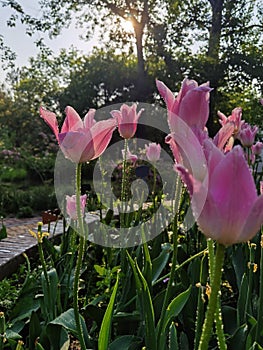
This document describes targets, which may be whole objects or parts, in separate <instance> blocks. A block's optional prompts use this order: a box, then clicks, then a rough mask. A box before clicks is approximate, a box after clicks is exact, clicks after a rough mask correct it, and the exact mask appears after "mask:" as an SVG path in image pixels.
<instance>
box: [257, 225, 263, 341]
mask: <svg viewBox="0 0 263 350" xmlns="http://www.w3.org/2000/svg"><path fill="white" fill-rule="evenodd" d="M260 246H261V256H260V277H259V278H260V279H259V300H258V317H257V328H256V341H257V342H258V344H261V342H260V340H261V337H262V336H263V332H262V329H263V227H262V229H261V241H260Z"/></svg>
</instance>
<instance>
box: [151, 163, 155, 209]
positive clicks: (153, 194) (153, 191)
mask: <svg viewBox="0 0 263 350" xmlns="http://www.w3.org/2000/svg"><path fill="white" fill-rule="evenodd" d="M155 191H156V168H155V164H153V190H152V196H153V207H154V208H155V207H156V200H155V199H156V194H155Z"/></svg>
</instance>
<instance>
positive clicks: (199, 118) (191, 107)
mask: <svg viewBox="0 0 263 350" xmlns="http://www.w3.org/2000/svg"><path fill="white" fill-rule="evenodd" d="M210 91H211V88H210V87H209V86H199V87H196V88H194V89H192V90H189V91H188V92H187V93H186V95H185V96H184V98H183V99H182V101H181V103H180V108H179V111H178V113H177V114H178V115H179V116H180V118H182V119H183V120H184V121H185V122H186V123H187V124H188V125H189V126H197V127H199V128H201V129H204V127H205V125H206V122H207V120H208V116H209V104H208V100H209V92H210ZM173 112H175V110H173Z"/></svg>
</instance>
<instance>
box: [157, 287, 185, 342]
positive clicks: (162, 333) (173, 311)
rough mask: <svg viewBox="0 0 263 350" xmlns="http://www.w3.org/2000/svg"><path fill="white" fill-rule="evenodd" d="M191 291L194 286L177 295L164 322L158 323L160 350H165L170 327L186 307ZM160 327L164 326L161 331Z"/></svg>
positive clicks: (167, 311)
mask: <svg viewBox="0 0 263 350" xmlns="http://www.w3.org/2000/svg"><path fill="white" fill-rule="evenodd" d="M191 289H192V286H190V287H189V288H188V289H187V290H186V291H184V292H183V293H181V294H179V295H177V297H175V298H174V299H173V300H172V301H171V302H170V304H169V305H168V306H167V308H166V311H165V314H164V316H163V317H164V319H163V320H162V322H160V320H159V322H158V326H157V327H158V334H159V338H158V342H159V343H158V344H159V347H158V349H163V348H164V346H165V343H166V333H167V329H168V327H169V326H170V324H171V322H172V320H173V318H174V317H176V316H178V315H179V313H180V312H181V311H182V309H183V307H184V306H185V304H186V302H187V300H188V298H189V296H190V294H191ZM160 325H162V328H161V329H159V327H160Z"/></svg>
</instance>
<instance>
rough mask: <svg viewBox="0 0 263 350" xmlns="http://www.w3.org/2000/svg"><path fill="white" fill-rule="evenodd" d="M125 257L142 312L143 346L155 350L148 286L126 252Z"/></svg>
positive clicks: (152, 314) (152, 311)
mask: <svg viewBox="0 0 263 350" xmlns="http://www.w3.org/2000/svg"><path fill="white" fill-rule="evenodd" d="M127 255H128V259H129V262H130V265H131V268H132V270H133V274H134V278H135V283H136V288H137V292H138V296H139V299H140V304H141V310H142V312H143V315H142V318H143V320H145V345H146V348H147V349H151V350H157V347H156V346H157V343H156V335H155V334H156V333H155V317H154V309H153V304H152V298H151V293H150V290H149V286H148V283H147V281H146V279H145V278H144V276H143V274H142V272H141V270H140V268H139V266H138V264H137V262H136V261H133V260H132V258H131V256H130V255H129V253H128V252H127Z"/></svg>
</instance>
